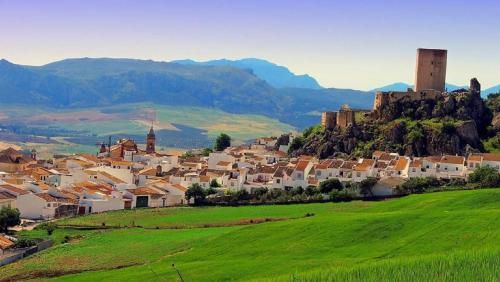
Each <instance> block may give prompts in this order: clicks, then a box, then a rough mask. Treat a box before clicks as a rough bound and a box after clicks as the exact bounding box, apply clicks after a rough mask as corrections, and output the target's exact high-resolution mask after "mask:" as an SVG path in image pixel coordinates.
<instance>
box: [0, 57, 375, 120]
mask: <svg viewBox="0 0 500 282" xmlns="http://www.w3.org/2000/svg"><path fill="white" fill-rule="evenodd" d="M271 65H272V64H271ZM278 68H281V67H278ZM256 72H257V71H256V70H254V69H248V68H242V67H234V66H231V65H228V64H221V65H210V64H196V63H195V64H186V63H167V62H155V61H148V60H133V59H108V58H100V59H92V58H81V59H67V60H62V61H58V62H54V63H50V64H47V65H44V66H40V67H34V66H22V65H17V64H13V63H11V62H8V61H6V60H0V103H3V104H8V103H16V104H23V103H26V104H38V105H44V106H51V107H93V106H104V105H113V104H119V103H134V102H154V103H160V104H168V105H186V106H200V107H207V108H217V109H221V110H224V111H227V112H231V113H252V114H262V115H266V116H270V117H274V118H278V119H280V120H281V121H283V122H286V123H289V124H293V125H295V126H297V127H299V128H301V127H304V126H308V125H311V124H314V123H317V122H318V119H319V117H318V116H314V115H311V113H316V112H319V111H324V110H336V109H338V108H339V107H340V105H341V104H344V103H348V104H350V105H351V106H352V107H355V108H371V104H372V101H373V100H372V99H373V93H370V92H364V91H358V90H350V89H335V88H329V89H305V88H292V87H283V88H281V87H273V86H272V85H270V83H268V82H267V81H266V80H264V79H261V78H260V77H258V76H257V75H256V74H255V73H256ZM268 79H269V77H268ZM292 80H293V79H292Z"/></svg>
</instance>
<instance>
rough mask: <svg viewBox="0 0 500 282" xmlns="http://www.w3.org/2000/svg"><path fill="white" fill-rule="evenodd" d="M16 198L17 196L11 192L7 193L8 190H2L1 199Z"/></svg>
mask: <svg viewBox="0 0 500 282" xmlns="http://www.w3.org/2000/svg"><path fill="white" fill-rule="evenodd" d="M7 199H9V200H15V199H16V196H14V195H12V194H10V193H7V192H0V200H7Z"/></svg>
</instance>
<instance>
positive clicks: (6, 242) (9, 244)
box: [0, 235, 14, 250]
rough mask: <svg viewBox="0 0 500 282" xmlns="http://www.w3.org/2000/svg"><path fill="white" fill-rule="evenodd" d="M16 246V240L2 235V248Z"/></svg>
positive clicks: (0, 239) (0, 246)
mask: <svg viewBox="0 0 500 282" xmlns="http://www.w3.org/2000/svg"><path fill="white" fill-rule="evenodd" d="M12 246H14V242H12V241H11V240H9V239H7V238H5V237H4V236H1V235H0V249H2V250H6V249H8V248H11V247H12Z"/></svg>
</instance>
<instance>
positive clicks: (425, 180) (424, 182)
mask: <svg viewBox="0 0 500 282" xmlns="http://www.w3.org/2000/svg"><path fill="white" fill-rule="evenodd" d="M438 186H441V182H439V180H438V179H436V178H435V177H413V178H410V179H408V181H406V182H405V183H403V184H402V185H401V190H402V192H403V193H409V194H413V193H423V192H425V190H427V189H429V188H432V187H438Z"/></svg>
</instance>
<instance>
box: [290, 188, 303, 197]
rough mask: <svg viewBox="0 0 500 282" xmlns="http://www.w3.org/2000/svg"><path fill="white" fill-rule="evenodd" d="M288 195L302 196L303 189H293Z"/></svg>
mask: <svg viewBox="0 0 500 282" xmlns="http://www.w3.org/2000/svg"><path fill="white" fill-rule="evenodd" d="M290 193H291V194H292V195H294V196H295V195H302V193H304V188H302V186H299V187H295V188H292V189H291V190H290Z"/></svg>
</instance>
